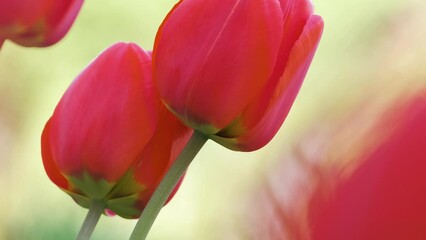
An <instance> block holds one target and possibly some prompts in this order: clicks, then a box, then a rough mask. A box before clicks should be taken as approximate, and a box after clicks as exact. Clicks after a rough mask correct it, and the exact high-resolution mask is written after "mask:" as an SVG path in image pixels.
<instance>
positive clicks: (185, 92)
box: [153, 0, 283, 129]
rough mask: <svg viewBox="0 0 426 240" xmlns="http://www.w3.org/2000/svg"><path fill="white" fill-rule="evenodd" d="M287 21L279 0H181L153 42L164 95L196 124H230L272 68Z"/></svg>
mask: <svg viewBox="0 0 426 240" xmlns="http://www.w3.org/2000/svg"><path fill="white" fill-rule="evenodd" d="M282 24H283V23H282V12H281V7H280V4H279V2H278V1H266V0H226V1H197V0H185V1H181V2H180V4H179V5H177V6H176V7H175V9H174V10H173V11H172V12H171V13H170V14H169V16H168V18H167V19H166V20H165V21H164V22H163V24H162V27H161V28H160V30H159V33H158V35H157V39H156V43H155V47H154V53H153V54H154V70H153V71H154V77H155V79H156V83H157V85H158V88H159V91H160V95H161V97H162V98H163V99H164V101H165V102H166V103H167V104H168V105H169V106H170V107H171V108H172V109H173V111H175V112H176V113H177V114H178V115H179V116H180V117H181V118H183V119H184V120H185V121H186V122H189V123H191V125H193V127H195V128H197V127H200V125H203V124H206V125H213V127H215V128H216V129H221V128H223V127H225V126H227V125H228V124H229V123H230V122H232V121H233V120H234V118H236V117H237V116H238V115H240V114H241V112H242V111H243V109H244V108H245V107H246V106H247V104H248V103H249V102H250V101H251V100H252V99H253V98H254V97H255V96H256V95H257V94H258V93H259V91H260V90H261V89H262V88H263V86H264V85H265V83H266V81H267V80H268V78H269V76H270V74H271V73H272V70H273V66H274V65H275V61H276V58H277V54H278V49H279V45H280V42H281V39H282V29H283V26H282Z"/></svg>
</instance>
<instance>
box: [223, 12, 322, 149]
mask: <svg viewBox="0 0 426 240" xmlns="http://www.w3.org/2000/svg"><path fill="white" fill-rule="evenodd" d="M323 26H324V22H323V20H322V18H321V17H319V16H316V15H314V16H312V17H311V18H309V20H308V22H307V23H306V26H305V28H304V29H303V32H302V34H301V36H300V38H299V40H297V41H296V43H295V45H294V47H293V49H292V51H291V53H290V56H289V60H288V62H287V65H286V68H285V70H284V74H283V76H282V77H281V79H280V81H279V83H278V85H277V86H276V88H275V91H274V93H273V95H272V96H265V97H268V98H269V99H270V101H269V105H268V107H267V110H266V112H265V114H264V115H263V116H262V119H261V120H260V121H259V122H258V123H257V125H256V126H255V127H252V128H248V129H247V132H246V133H245V134H243V135H241V136H239V137H238V138H237V139H236V140H237V141H236V143H235V142H234V143H230V144H231V146H229V147H230V148H234V149H236V150H242V151H254V150H257V149H259V148H261V147H263V146H264V145H266V144H267V143H268V142H269V141H270V140H271V139H272V138H273V137H274V136H275V134H276V133H277V131H278V130H279V128H280V127H281V125H282V123H283V122H284V120H285V118H286V117H287V114H288V112H289V111H290V108H291V106H292V105H293V102H294V100H295V98H296V96H297V93H298V92H299V89H300V87H301V85H302V82H303V79H304V78H305V75H306V73H307V71H308V68H309V65H310V64H311V62H312V59H313V56H314V54H315V51H316V49H317V46H318V43H319V40H320V38H321V35H322V30H323ZM243 125H244V123H243Z"/></svg>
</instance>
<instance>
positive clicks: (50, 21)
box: [0, 0, 83, 47]
mask: <svg viewBox="0 0 426 240" xmlns="http://www.w3.org/2000/svg"><path fill="white" fill-rule="evenodd" d="M82 4H83V0H61V1H56V0H13V1H11V0H0V46H1V43H3V41H5V40H6V39H10V40H11V41H13V42H15V43H17V44H19V45H22V46H25V47H45V46H50V45H52V44H54V43H56V42H57V41H59V40H60V39H61V38H63V37H64V35H65V34H66V33H67V32H68V30H69V29H70V27H71V25H72V23H73V22H74V20H75V18H76V17H77V14H78V12H79V11H80V8H81V5H82Z"/></svg>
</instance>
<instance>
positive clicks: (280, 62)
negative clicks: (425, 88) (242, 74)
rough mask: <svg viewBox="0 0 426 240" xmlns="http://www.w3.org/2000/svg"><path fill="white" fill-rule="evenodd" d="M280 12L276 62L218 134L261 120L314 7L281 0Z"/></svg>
mask: <svg viewBox="0 0 426 240" xmlns="http://www.w3.org/2000/svg"><path fill="white" fill-rule="evenodd" d="M280 2H281V8H282V12H283V22H284V25H283V36H284V37H283V39H282V42H281V46H280V51H279V54H278V58H277V62H276V64H275V68H274V71H273V73H272V75H271V77H270V78H269V81H268V83H267V84H266V85H265V86H264V88H263V89H262V91H261V92H260V93H259V94H258V95H257V96H256V98H255V99H254V100H253V101H251V103H250V104H249V105H248V106H247V107H246V109H245V110H244V113H243V114H242V116H241V117H240V118H239V119H237V120H236V121H235V122H234V123H232V124H231V125H229V126H228V127H227V128H226V129H224V130H222V131H221V132H219V133H218V134H217V135H220V136H222V137H228V138H233V137H237V136H239V135H241V134H242V133H244V131H245V129H250V128H252V127H254V126H256V124H257V123H258V122H259V121H260V119H261V118H262V116H263V115H264V114H265V112H266V110H267V109H268V105H269V104H270V101H271V97H270V96H272V95H273V94H274V92H275V89H276V87H277V84H278V83H279V82H280V79H281V76H282V75H283V72H284V69H285V67H286V64H287V61H288V57H289V55H290V52H291V50H292V49H293V46H294V43H295V42H296V41H297V40H298V39H299V37H300V35H301V34H302V31H303V28H304V27H305V24H306V22H307V21H308V19H309V17H310V16H311V15H312V12H313V7H312V4H311V2H310V1H306V0H281V1H280Z"/></svg>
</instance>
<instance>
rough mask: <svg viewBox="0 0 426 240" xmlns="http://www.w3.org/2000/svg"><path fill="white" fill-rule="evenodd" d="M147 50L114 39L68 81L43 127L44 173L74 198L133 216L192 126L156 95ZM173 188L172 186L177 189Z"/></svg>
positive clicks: (87, 204)
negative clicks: (177, 116)
mask: <svg viewBox="0 0 426 240" xmlns="http://www.w3.org/2000/svg"><path fill="white" fill-rule="evenodd" d="M151 74H152V72H151V56H150V55H149V54H148V53H147V52H145V51H144V50H142V49H141V48H139V47H138V46H137V45H135V44H132V43H130V44H125V43H118V44H115V45H113V46H111V47H110V48H108V49H107V50H106V51H105V52H103V53H102V54H101V55H100V56H99V57H98V58H97V59H95V60H94V61H93V62H92V63H91V64H90V65H89V66H88V67H87V68H86V69H85V70H84V71H83V72H82V73H81V74H80V75H79V76H78V77H77V78H76V79H75V80H74V82H73V83H72V84H71V86H70V87H69V88H68V90H67V91H66V92H65V94H64V96H63V97H62V99H61V100H60V102H59V104H58V105H57V107H56V109H55V111H54V113H53V115H52V117H51V118H50V119H49V121H48V122H47V124H46V126H45V128H44V131H43V134H42V145H41V147H42V157H43V163H44V167H45V169H46V172H47V175H48V176H49V178H50V179H51V180H52V181H53V182H54V183H55V184H56V185H57V186H58V187H60V188H61V189H62V190H63V191H65V192H66V193H68V194H69V195H70V196H71V197H72V198H73V199H74V200H75V201H76V202H77V203H78V204H79V205H81V206H83V207H86V208H88V207H89V206H90V204H91V202H93V201H98V202H99V201H101V202H104V206H105V208H107V209H110V210H112V211H113V212H115V213H116V214H118V215H120V216H122V217H125V218H137V217H139V215H140V213H141V211H142V210H143V208H144V206H145V205H146V203H147V201H148V200H149V198H150V196H151V195H152V193H153V191H154V190H155V188H156V187H157V185H158V184H159V182H160V181H161V179H162V177H163V175H164V174H165V173H166V171H167V170H168V168H169V167H170V165H171V164H172V163H173V161H174V160H175V158H176V157H177V155H178V154H179V153H180V151H181V150H182V148H183V146H184V145H185V144H186V142H187V140H188V138H189V135H190V134H191V130H190V129H189V128H187V127H185V126H184V125H183V124H181V123H180V121H179V120H178V119H177V118H176V117H175V116H174V115H173V114H171V113H170V112H169V111H167V109H165V108H164V107H163V106H162V105H161V104H160V101H159V98H158V96H157V95H156V91H154V87H153V83H152V77H151ZM175 190H176V189H175Z"/></svg>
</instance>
